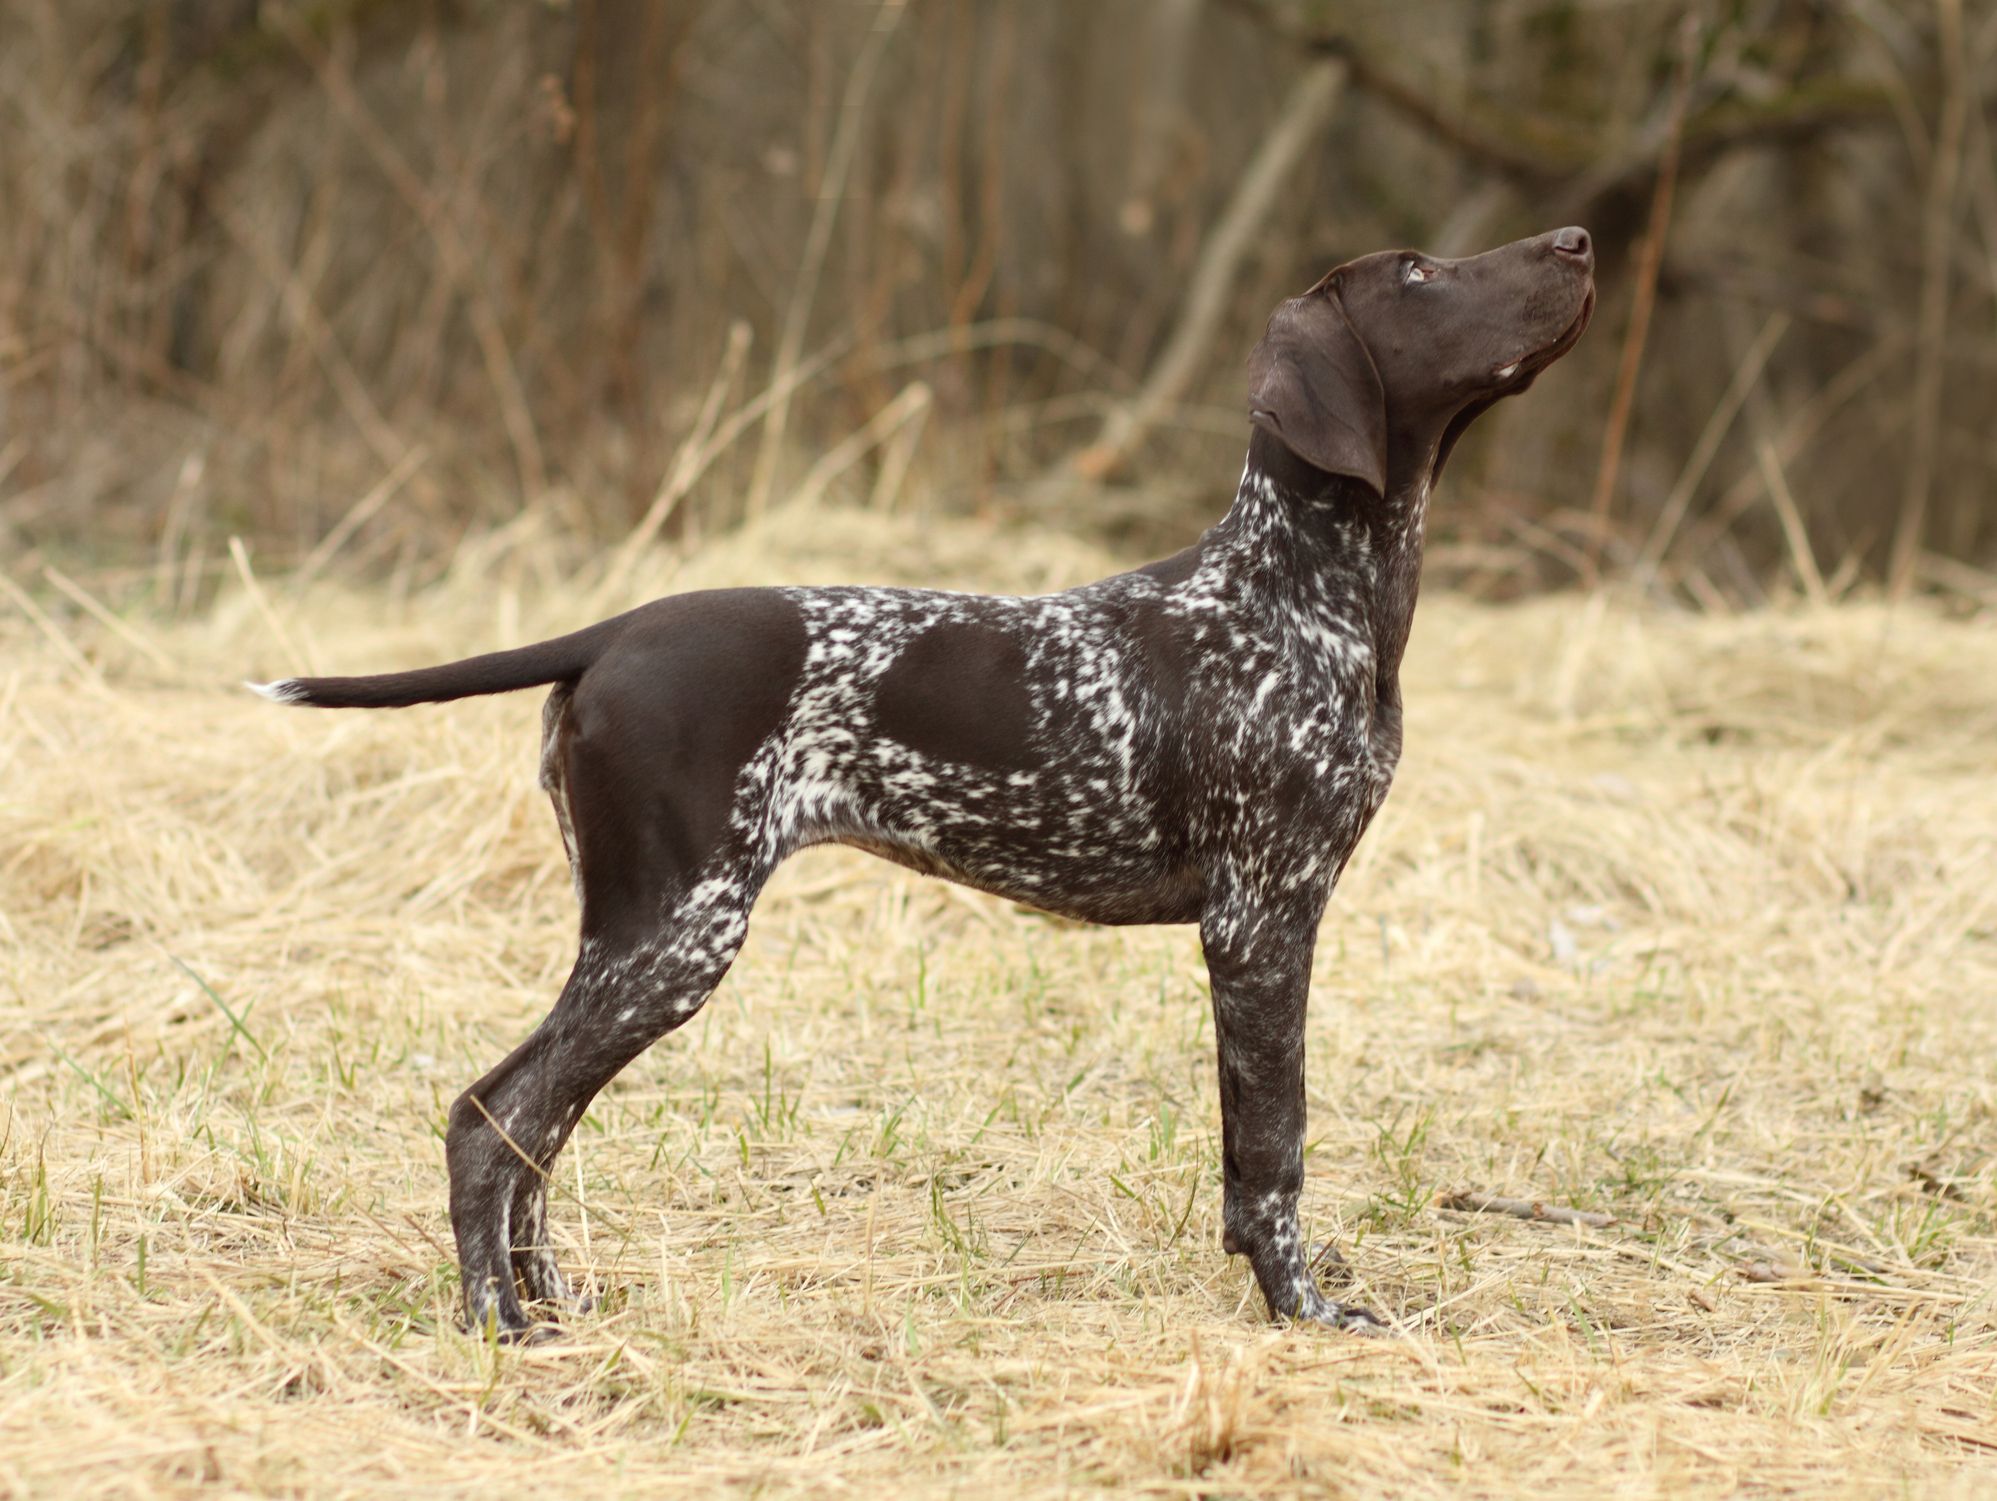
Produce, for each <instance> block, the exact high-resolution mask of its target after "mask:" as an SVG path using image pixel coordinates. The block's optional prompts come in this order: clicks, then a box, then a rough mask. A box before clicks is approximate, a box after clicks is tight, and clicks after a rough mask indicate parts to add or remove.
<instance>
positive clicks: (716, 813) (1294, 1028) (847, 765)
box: [252, 228, 1595, 1339]
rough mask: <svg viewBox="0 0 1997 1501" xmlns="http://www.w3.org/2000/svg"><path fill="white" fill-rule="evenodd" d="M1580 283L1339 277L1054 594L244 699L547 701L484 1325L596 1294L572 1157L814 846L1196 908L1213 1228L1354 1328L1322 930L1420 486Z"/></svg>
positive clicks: (633, 632)
mask: <svg viewBox="0 0 1997 1501" xmlns="http://www.w3.org/2000/svg"><path fill="white" fill-rule="evenodd" d="M1593 269H1594V251H1593V248H1592V246H1591V245H1590V243H1589V240H1588V235H1587V232H1586V231H1585V230H1581V229H1573V228H1569V229H1562V230H1557V231H1555V232H1553V233H1551V234H1545V235H1540V236H1539V237H1537V238H1536V239H1529V240H1520V241H1517V242H1516V243H1514V244H1510V245H1506V246H1504V247H1502V248H1501V249H1498V250H1493V251H1490V252H1488V253H1487V254H1484V255H1479V256H1473V257H1470V258H1467V259H1464V260H1455V261H1449V260H1437V259H1434V258H1432V257H1429V256H1426V255H1419V254H1415V253H1412V252H1406V251H1388V252H1383V253H1381V254H1378V255H1370V256H1367V257H1365V258H1363V259H1361V260H1356V261H1353V262H1351V263H1349V264H1347V265H1344V266H1340V267H1339V268H1338V269H1336V270H1335V271H1332V272H1331V273H1330V274H1328V275H1327V276H1325V278H1324V279H1323V280H1322V281H1320V282H1318V284H1317V285H1316V286H1314V287H1312V288H1311V289H1310V290H1309V291H1308V292H1306V293H1304V295H1303V296H1301V297H1297V298H1293V299H1292V300H1290V301H1288V302H1285V303H1284V304H1283V305H1282V306H1281V307H1279V308H1277V309H1276V312H1275V314H1274V316H1273V317H1271V319H1270V320H1269V328H1268V332H1267V333H1266V334H1265V335H1264V336H1263V338H1262V341H1261V343H1259V344H1258V345H1257V346H1256V347H1255V351H1254V354H1253V355H1252V356H1251V358H1250V360H1249V387H1250V394H1249V399H1248V420H1249V423H1250V426H1251V432H1250V434H1249V446H1248V462H1247V467H1246V468H1245V469H1244V471H1243V473H1242V477H1241V486H1240V489H1239V490H1238V491H1237V492H1236V494H1235V498H1234V505H1233V507H1232V508H1231V509H1230V510H1229V511H1228V513H1227V515H1226V516H1225V517H1224V518H1223V519H1222V520H1221V522H1220V524H1219V525H1218V526H1216V527H1214V528H1213V530H1211V531H1209V532H1208V533H1207V534H1206V535H1205V536H1204V537H1202V538H1201V539H1200V540H1199V541H1198V542H1196V543H1195V544H1193V546H1191V547H1189V548H1187V549H1186V550H1185V551H1184V552H1182V553H1179V554H1178V555H1177V556H1175V557H1170V558H1167V559H1165V560H1164V561H1163V562H1159V563H1153V564H1151V565H1149V566H1148V567H1144V568H1139V569H1137V570H1136V571H1135V572H1132V573H1124V574H1119V575H1117V576H1116V577H1114V578H1108V579H1104V580H1102V581H1101V582H1100V583H1095V584H1090V585H1087V586H1085V587H1083V588H1079V589H1072V590H1069V591H1068V592H1067V593H1065V594H1054V595H1048V596H1044V597H1041V598H1033V599H1015V598H1007V597H988V596H982V595H970V594H948V593H940V592H934V591H929V590H918V589H869V588H824V589H790V588H767V589H721V590H714V591H711V592H702V593H695V594H686V595H680V596H677V597H673V598H669V599H662V600H658V601H656V602H654V603H652V604H648V605H644V606H641V607H640V608H638V609H635V610H632V611H630V612H629V613H628V614H624V615H619V616H617V617H616V618H614V619H611V620H606V621H603V622H601V623H600V624H597V625H593V626H590V627H589V628H587V629H586V630H581V631H577V632H576V633H574V634H573V635H569V636H563V637H560V638H558V639H556V640H553V641H544V642H542V643H541V644H539V645H537V646H527V647H522V648H520V649H518V650H516V651H504V652H497V653H494V654H492V655H489V656H481V657H473V658H471V659H469V660H467V661H463V662H457V663H452V664H450V665H448V666H442V667H428V668H422V669H419V670H416V671H412V672H394V673H386V674H383V675H380V676H376V677H362V678H289V679H285V680H284V681H281V682H276V683H271V684H267V685H252V686H255V687H257V688H258V691H259V692H261V693H263V694H265V695H266V696H268V697H270V698H272V699H275V700H277V701H278V702H280V703H292V704H309V705H315V706H319V707H324V708H400V707H403V706H406V705H410V704H421V703H441V702H443V701H446V700H449V699H457V698H464V697H467V696H469V695H473V694H483V693H505V692H508V691H511V690H513V689H518V688H529V687H534V686H536V685H539V684H553V685H554V691H553V692H552V693H551V694H550V695H549V697H548V703H547V708H546V710H545V711H544V713H543V716H542V739H541V784H542V785H543V786H544V787H545V788H547V790H548V793H549V796H550V797H551V798H552V800H553V802H554V806H555V816H556V818H557V819H558V820H559V822H560V824H561V830H562V839H563V842H564V844H565V845H566V846H567V850H568V857H569V864H570V867H571V870H572V872H573V874H574V877H575V885H576V892H577V895H578V897H579V899H580V901H581V904H582V935H581V951H580V952H579V953H578V955H577V957H576V962H575V969H574V971H573V972H572V973H571V974H570V976H569V979H568V983H567V984H566V985H565V986H564V987H563V989H562V994H561V997H560V999H559V1000H558V1001H557V1002H556V1003H555V1007H554V1010H553V1011H552V1012H550V1013H549V1015H548V1016H547V1018H546V1019H545V1020H544V1021H543V1022H542V1023H541V1025H540V1026H539V1027H538V1028H536V1029H535V1031H534V1033H533V1035H532V1036H530V1037H529V1038H528V1039H527V1040H526V1041H525V1042H524V1043H522V1044H521V1045H520V1046H519V1047H518V1048H517V1049H515V1050H514V1052H513V1053H512V1054H511V1056H509V1057H508V1058H507V1059H506V1060H505V1061H504V1062H502V1063H501V1064H500V1065H499V1066H498V1067H497V1068H495V1069H493V1071H492V1072H491V1073H489V1074H487V1075H486V1076H485V1077H484V1078H482V1079H480V1080H479V1081H478V1082H477V1083H476V1084H474V1085H472V1087H471V1088H470V1089H468V1090H467V1091H466V1092H465V1093H464V1094H463V1095H462V1096H461V1097H460V1098H459V1099H458V1101H457V1102H456V1104H455V1105H454V1106H453V1107H452V1109H451V1113H450V1126H449V1131H448V1133H447V1136H446V1138H445V1155H446V1158H447V1159H448V1163H449V1167H450V1178H451V1222H452V1224H453V1226H454V1227H455V1229H456V1232H457V1241H458V1254H459V1257H460V1259H461V1261H462V1265H463V1279H464V1294H465V1303H466V1308H467V1312H468V1315H469V1318H470V1321H471V1324H472V1326H473V1327H474V1328H478V1327H487V1328H490V1329H493V1330H494V1331H495V1332H496V1333H497V1334H498V1335H499V1336H500V1337H502V1338H508V1339H513V1338H519V1337H521V1336H522V1335H525V1334H528V1333H530V1332H534V1331H537V1330H538V1329H539V1328H541V1327H543V1326H537V1325H534V1324H532V1323H530V1320H529V1318H528V1314H527V1305H529V1304H542V1305H552V1306H554V1307H557V1308H571V1309H572V1308H575V1307H576V1306H577V1300H576V1299H575V1297H574V1296H573V1295H572V1293H571V1292H570V1290H569V1286H568V1283H567V1282H566V1281H565V1280H564V1278H563V1276H562V1273H561V1271H560V1269H559V1268H558V1267H557V1265H556V1264H555V1260H554V1257H553V1256H552V1255H551V1254H550V1251H549V1248H548V1230H547V1182H548V1173H549V1169H550V1167H551V1165H552V1164H553V1162H554V1160H555V1156H556V1154H557V1153H558V1152H560V1151H561V1149H562V1145H563V1143H564V1142H565V1141H566V1140H567V1139H568V1136H569V1133H570V1132H571V1131H572V1130H574V1128H575V1124H576V1119H577V1117H578V1116H580V1115H581V1114H582V1111H583V1109H584V1107H585V1106H587V1105H588V1104H589V1102H590V1100H591V1099H592V1098H594V1097H595V1095H596V1093H597V1091H598V1090H600V1089H602V1088H603V1086H604V1085H605V1084H607V1083H608V1082H609V1081H610V1080H611V1078H613V1077H614V1076H615V1075H616V1074H617V1073H618V1071H619V1070H620V1069H622V1068H623V1067H624V1066H625V1065H626V1064H628V1063H629V1062H630V1061H631V1060H632V1059H633V1058H635V1057H637V1056H638V1054H640V1053H641V1052H643V1051H644V1050H645V1049H646V1048H648V1047H650V1046H651V1045H652V1044H653V1043H655V1042H657V1041H658V1040H659V1039H660V1038H661V1037H663V1036H665V1035H666V1034H667V1033H668V1032H670V1031H672V1030H673V1029H674V1028H675V1027H678V1026H680V1025H682V1024H683V1023H685V1022H686V1020H687V1019H688V1018H689V1017H691V1016H692V1015H693V1014H694V1013H695V1012H697V1011H698V1010H699V1009H700V1007H701V1004H702V1003H703V1002H704V1001H705V1000H706V999H707V997H708V995H709V993H710V992H712V991H713V989H714V987H715V985H716V983H717V982H718V981H719V980H720V979H721V977H722V975H723V974H725V973H726V972H727V969H728V967H729V965H730V963H731V962H732V961H733V960H734V957H735V954H736V952H737V950H738V949H739V948H740V947H741V944H742V939H743V935H744V933H745V932H746V931H747V928H748V922H749V909H750V907H751V905H752V904H753V903H754V902H755V900H756V896H757V893H758V892H759V891H760V890H761V889H762V886H763V883H764V881H765V880H766V879H767V878H768V876H769V874H770V872H771V870H772V869H774V868H775V866H776V865H777V863H778V862H779V861H780V860H782V859H783V858H784V857H785V856H787V855H789V854H790V853H792V852H793V851H795V850H800V849H804V848H806V847H807V846H810V845H814V844H826V843H839V844H849V845H854V846H856V847H858V848H860V849H864V850H870V851H872V852H873V853H875V854H877V855H881V856H884V857H886V858H887V859H889V860H893V861H896V862H898V863H900V864H902V865H907V866H911V867H913V868H914V869H916V870H919V871H923V872H926V873H928V874H931V875H938V876H942V877H944V878H946V879H948V880H953V881H960V882H963V883H964V884H965V885H968V886H974V887H977V888H979V889H980V890H983V891H989V892H993V893H996V894H998V895H1000V896H1004V897H1008V898H1010V899H1012V900H1014V901H1017V902H1023V903H1027V904H1029V905H1031V906H1034V907H1039V908H1043V909H1045V910H1047V911H1049V912H1056V913H1060V914H1062V915H1064V916H1067V917H1072V918H1078V919H1082V920H1085V921H1089V922H1100V923H1192V922H1197V923H1198V924H1199V925H1200V939H1201V942H1202V944H1203V945H1204V949H1205V953H1206V961H1207V968H1208V972H1209V975H1210V977H1211V981H1212V989H1213V1008H1214V1023H1215V1035H1216V1037H1217V1038H1218V1044H1219V1065H1220V1106H1221V1139H1222V1147H1223V1163H1224V1181H1225V1196H1224V1204H1223V1216H1224V1223H1225V1226H1226V1236H1225V1241H1224V1244H1225V1247H1226V1249H1227V1251H1228V1252H1229V1253H1230V1254H1240V1255H1245V1256H1247V1257H1248V1260H1249V1264H1250V1265H1251V1266H1252V1267H1253V1268H1254V1272H1255V1279H1256V1281H1257V1282H1258V1283H1259V1284H1260V1285H1261V1289H1262V1293H1263V1296H1264V1297H1265V1298H1266V1299H1267V1300H1268V1305H1269V1309H1270V1312H1271V1313H1272V1315H1275V1316H1277V1317H1287V1318H1290V1319H1296V1320H1307V1321H1312V1322H1316V1323H1321V1324H1329V1325H1332V1326H1335V1327H1339V1328H1353V1329H1363V1328H1367V1327H1371V1326H1374V1325H1375V1324H1376V1323H1377V1320H1375V1318H1374V1317H1373V1315H1371V1314H1369V1313H1367V1312H1366V1311H1365V1310H1363V1309H1359V1308H1354V1307H1345V1306H1341V1305H1340V1304H1338V1303H1335V1302H1333V1301H1332V1300H1330V1299H1329V1298H1327V1297H1326V1296H1325V1295H1324V1294H1323V1292H1321V1291H1320V1290H1319V1288H1318V1286H1317V1283H1316V1281H1315V1279H1314V1278H1313V1277H1312V1275H1311V1271H1310V1268H1309V1264H1308V1260H1307V1257H1306V1252H1305V1247H1304V1244H1303V1240H1302V1238H1301V1236H1300V1234H1299V1232H1298V1226H1297V1197H1298V1194H1299V1192H1300V1191H1301V1189H1302V1187H1303V1144H1304V1007H1305V1002H1306V999H1307V995H1308V991H1309V985H1310V967H1311V950H1312V946H1313V944H1314V942H1315V940H1316V936H1317V929H1318V922H1319V919H1320V917H1321V916H1322V914H1323V912H1324V908H1325V903H1326V902H1327V901H1328V900H1329V898H1330V896H1331V892H1332V888H1333V887H1334V886H1335V885H1336V884H1337V881H1338V877H1339V873H1340V872H1341V871H1342V870H1343V869H1344V867H1345V862H1346V860H1347V859H1348V858H1349V857H1350V856H1351V854H1352V851H1353V848H1354V847H1355V846H1356V845H1357V844H1358V842H1359V837H1360V835H1361V834H1362V833H1364V832H1365V829H1366V825H1367V823H1368V821H1369V820H1371V819H1372V817H1373V815H1374V813H1375V812H1376V811H1377V810H1378V809H1379V807H1380V802H1381V799H1383V798H1384V797H1385V796H1386V795H1387V785H1388V783H1389V781H1390V780H1391V779H1392V777H1393V773H1394V765H1395V762H1396V760H1397V759H1398V758H1399V755H1400V750H1401V691H1400V686H1399V669H1400V663H1401V654H1402V651H1403V649H1404V648H1405V647H1406V645H1407V641H1408V627H1409V623H1410V621H1411V619H1412V617H1413V614H1414V607H1415V591H1416V586H1417V584H1418V582H1419V576H1420V571H1421V548H1422V529H1423V517H1424V513H1425V511H1426V508H1427V505H1428V498H1429V490H1430V487H1431V486H1432V485H1433V484H1434V482H1435V478H1436V475H1437V474H1438V473H1440V471H1441V469H1442V466H1443V463H1444V461H1445V460H1447V458H1448V457H1449V452H1450V449H1451V447H1452V446H1453V445H1454V444H1455V442H1456V440H1457V439H1458V438H1459V437H1461V436H1462V434H1463V431H1464V429H1465V428H1466V427H1468V426H1469V425H1470V423H1471V422H1472V421H1473V420H1474V419H1475V418H1476V417H1477V416H1478V415H1479V414H1480V413H1482V412H1483V411H1484V410H1485V409H1486V408H1487V407H1489V406H1490V405H1491V404H1492V403H1493V402H1495V401H1497V400H1498V399H1499V398H1501V397H1505V396H1511V395H1516V394H1517V393H1518V392H1520V391H1523V390H1524V389H1525V388H1526V387H1527V386H1528V385H1530V384H1531V383H1532V381H1533V379H1534V377H1535V376H1537V375H1538V374H1539V372H1540V371H1541V370H1544V369H1545V368H1546V367H1547V366H1548V365H1550V364H1551V363H1552V362H1553V361H1554V360H1556V359H1558V358H1559V357H1560V356H1561V355H1563V354H1565V353H1566V352H1567V351H1568V349H1570V348H1571V347H1573V344H1574V342H1575V340H1576V339H1578V338H1579V337H1580V335H1581V331H1582V329H1583V328H1584V327H1585V326H1586V324H1587V322H1588V318H1589V315H1590V313H1591V312H1592V311H1593V309H1594V303H1595V292H1594V282H1593ZM523 1293H524V1295H525V1299H526V1302H525V1303H523V1298H522V1294H523Z"/></svg>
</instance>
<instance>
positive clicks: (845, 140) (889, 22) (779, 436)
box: [748, 0, 906, 517]
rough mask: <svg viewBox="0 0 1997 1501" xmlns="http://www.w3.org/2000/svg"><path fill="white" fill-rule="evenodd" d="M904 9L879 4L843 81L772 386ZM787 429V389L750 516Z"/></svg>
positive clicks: (789, 361)
mask: <svg viewBox="0 0 1997 1501" xmlns="http://www.w3.org/2000/svg"><path fill="white" fill-rule="evenodd" d="M905 9H906V6H905V5H904V4H903V0H881V6H880V9H879V10H878V11H877V12H875V15H874V25H873V31H872V32H871V34H870V35H869V36H868V37H867V43H866V45H865V46H864V47H862V48H861V49H860V56H859V58H858V60H857V61H856V62H854V64H853V71H852V73H851V74H850V75H848V77H847V79H846V92H845V94H844V95H843V96H842V97H841V98H840V101H839V128H838V130H837V131H836V132H835V133H834V135H833V137H832V149H831V151H830V152H829V153H828V154H827V156H826V162H825V177H824V180H823V181H822V182H821V183H820V184H819V190H818V204H817V207H816V208H815V209H814V210H813V211H812V215H811V228H810V230H808V231H807V232H806V234H805V240H804V255H803V257H802V259H801V261H800V263H799V265H798V272H797V281H796V283H795V284H794V285H793V286H792V287H791V295H790V304H789V306H787V307H786V308H785V309H784V324H783V331H782V332H781V333H780V334H779V335H778V337H777V352H776V366H775V371H774V377H775V378H774V380H773V382H772V384H773V385H775V386H779V387H782V386H784V383H785V379H786V377H787V376H788V375H789V374H790V372H791V370H792V368H793V367H794V366H795V365H796V364H797V361H798V357H799V356H800V355H801V354H802V353H803V352H804V334H805V327H806V325H807V324H809V323H810V321H811V305H812V303H813V301H814V300H815V299H816V298H817V296H818V278H819V275H820V273H821V272H823V271H824V269H825V252H826V249H827V248H828V246H829V245H830V244H831V240H832V224H833V221H834V220H836V219H837V218H838V217H839V205H840V203H841V202H842V201H843V200H844V199H845V196H846V174H847V173H848V172H849V171H850V170H851V169H852V165H853V154H854V152H855V150H857V149H858V147H859V143H860V125H861V123H862V122H863V121H864V120H865V118H866V113H867V99H868V96H869V95H870V94H871V93H872V92H873V86H874V71H875V69H876V68H877V67H878V66H879V65H880V61H881V54H882V53H883V52H885V51H886V50H887V44H888V39H889V38H890V37H892V36H893V35H894V32H895V28H896V27H897V26H898V25H900V24H901V18H902V13H903V11H904V10H905ZM789 424H790V388H786V389H785V391H784V395H783V397H782V398H781V399H780V400H779V401H778V402H777V404H776V405H775V406H774V407H772V408H771V409H770V415H769V420H768V421H767V422H765V423H764V424H763V446H762V448H761V449H759V450H758V451H757V454H756V468H755V474H754V477H753V478H752V479H751V481H750V483H749V505H748V514H749V515H750V516H752V517H753V516H758V515H761V514H762V511H763V508H764V506H766V505H767V504H768V503H769V499H770V487H771V485H772V484H774V483H775V481H776V467H777V460H778V458H779V457H780V451H781V449H782V447H783V441H784V431H785V429H786V428H787V427H788V426H789Z"/></svg>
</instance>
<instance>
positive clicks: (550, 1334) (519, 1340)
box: [493, 1321, 568, 1350]
mask: <svg viewBox="0 0 1997 1501" xmlns="http://www.w3.org/2000/svg"><path fill="white" fill-rule="evenodd" d="M567 1337H568V1335H567V1331H565V1330H564V1329H563V1328H562V1326H561V1325H560V1324H551V1323H547V1322H545V1321H542V1322H537V1323H532V1324H523V1325H521V1326H520V1327H519V1328H518V1329H501V1330H499V1331H497V1332H496V1333H495V1334H494V1335H493V1340H494V1342H495V1343H497V1344H502V1345H511V1346H513V1347H514V1348H515V1349H520V1350H524V1349H526V1348H527V1347H528V1346H530V1345H552V1344H554V1343H555V1342H556V1341H557V1340H561V1339H566V1338H567Z"/></svg>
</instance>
